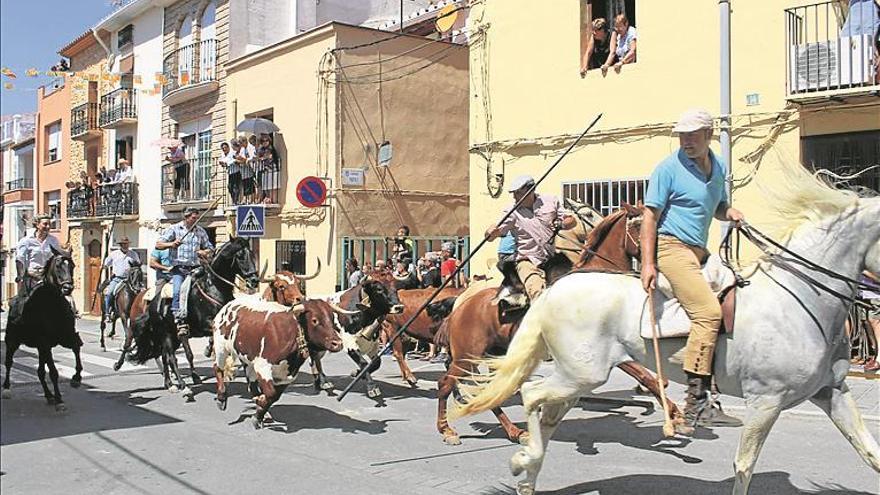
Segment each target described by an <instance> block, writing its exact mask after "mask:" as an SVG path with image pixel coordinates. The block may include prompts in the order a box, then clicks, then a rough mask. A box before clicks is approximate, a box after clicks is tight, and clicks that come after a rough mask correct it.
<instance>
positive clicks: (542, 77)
mask: <svg viewBox="0 0 880 495" xmlns="http://www.w3.org/2000/svg"><path fill="white" fill-rule="evenodd" d="M581 3H582V1H580V0H556V1H552V2H541V3H540V8H537V7H536V3H535V2H533V1H528V0H483V1H482V2H479V3H477V4H475V5H474V7H473V8H472V10H471V13H470V19H469V23H470V24H469V28H470V30H471V33H472V35H471V45H470V51H471V60H470V78H471V88H472V92H471V101H470V108H471V112H470V115H471V117H470V130H471V132H470V141H471V168H470V197H471V208H470V225H471V235H472V236H474V239H476V236H478V235H479V233H480V232H483V231H484V230H485V229H486V228H487V227H488V226H489V225H490V224H493V223H494V222H496V221H497V220H498V219H499V218H500V213H501V211H502V210H503V208H504V207H506V206H507V205H509V204H511V203H512V200H511V195H510V194H509V193H507V192H503V193H502V194H501V195H500V197H498V198H497V199H495V198H492V197H491V196H490V194H489V193H488V192H487V177H486V176H487V168H488V169H489V172H491V175H492V176H495V175H496V174H500V176H503V178H504V180H505V182H506V183H509V181H511V180H512V179H513V178H514V177H516V176H517V175H520V174H526V173H528V174H532V175H534V176H535V177H536V178H537V177H538V176H540V174H542V173H543V172H544V171H545V170H546V169H547V167H548V166H549V165H550V164H551V163H552V162H553V161H554V160H555V159H556V158H557V156H558V154H559V153H560V152H561V151H563V150H564V148H565V147H567V145H568V144H569V143H570V137H566V136H571V135H577V134H580V132H581V131H582V130H583V129H584V128H585V127H586V125H587V124H588V123H589V122H590V121H591V120H592V119H593V117H594V116H595V115H597V114H599V113H603V114H604V116H603V117H602V119H601V120H600V121H599V123H598V125H597V127H596V128H595V131H594V132H593V133H592V134H591V135H590V136H589V137H588V138H586V139H585V140H584V141H583V142H582V145H581V146H579V147H577V148H575V150H573V151H572V153H571V154H570V155H569V156H568V157H566V158H565V159H564V160H563V162H562V163H561V164H560V165H559V167H558V168H557V169H556V170H555V171H554V172H553V173H552V174H551V175H550V176H549V177H548V178H547V180H546V181H545V182H544V183H543V184H542V185H541V187H540V188H539V191H540V192H544V193H549V194H555V195H561V193H562V186H561V184H562V182H565V181H583V180H601V179H614V178H646V177H648V176H649V175H650V173H651V171H652V170H653V168H654V166H655V165H656V164H657V163H659V162H660V161H661V160H662V159H663V158H665V157H666V156H667V155H669V154H670V153H672V152H673V151H675V150H677V147H678V143H677V139H676V138H674V137H673V136H672V135H671V125H672V123H674V121H675V120H676V119H677V118H678V116H679V115H680V114H681V112H683V111H684V110H686V109H688V108H692V107H704V108H706V109H708V110H709V111H710V112H712V113H713V114H715V115H717V114H718V113H719V108H720V78H719V63H720V62H719V60H720V56H719V46H720V45H719V29H720V28H719V13H718V4H717V2H703V1H698V0H680V1H678V2H674V5H671V4H670V3H669V2H653V1H645V0H640V1H637V2H636V4H637V5H636V9H637V14H636V19H637V23H636V28H637V30H638V61H637V63H636V64H633V65H626V66H624V67H623V70H622V71H621V72H620V73H619V74H616V73H614V72H613V71H609V73H608V74H607V76H605V77H603V76H602V74H601V72H599V71H590V72H589V73H588V74H587V75H586V77H584V78H581V77H580V74H579V62H580V27H579V22H580V21H579V19H580V16H581V12H580V5H581ZM808 3H810V2H806V1H780V0H766V1H760V2H756V1H746V0H732V1H731V6H732V14H731V24H732V32H731V42H732V68H731V72H732V94H731V99H732V105H733V110H732V113H733V115H734V118H733V151H732V153H733V162H734V163H733V172H734V178H735V180H736V186H737V190H736V191H735V192H734V204H735V206H736V207H738V208H740V209H742V210H743V211H744V212H745V214H746V216H747V218H748V219H749V220H750V221H752V222H757V223H759V224H760V223H761V221H762V220H764V219H765V218H766V207H767V205H766V204H765V203H764V201H763V198H762V196H761V194H760V193H759V192H758V191H757V189H756V188H755V187H754V181H749V180H747V179H751V178H754V177H758V180H761V181H772V180H774V177H775V174H774V172H773V170H774V168H776V167H777V166H778V165H780V164H786V165H790V164H795V163H798V162H799V160H800V137H801V135H814V134H829V133H840V132H850V131H857V130H868V129H875V130H876V129H880V104H878V102H877V101H876V98H874V99H873V100H868V101H867V102H862V101H857V100H847V106H840V105H839V104H837V103H834V102H832V101H830V100H829V101H827V102H825V103H827V104H828V105H831V106H833V107H834V108H833V109H828V108H821V107H822V104H821V103H820V105H819V106H818V107H817V105H815V104H812V105H810V106H804V107H799V106H797V105H793V104H790V103H789V102H788V101H787V100H786V94H785V91H786V69H785V67H786V56H787V55H786V53H787V50H786V45H785V14H784V11H785V9H786V8H789V7H793V6H795V5H806V4H808ZM751 93H757V94H758V95H759V97H760V104H759V105H755V106H747V105H746V95H747V94H751ZM553 136H561V137H560V138H559V139H551V138H546V137H553ZM542 137H544V138H546V139H542ZM716 138H717V132H716ZM486 143H491V146H483V145H485V144H486ZM713 149H714V150H715V151H716V153H720V146H718V145H717V142H716V144H715V145H714V146H713ZM746 158H748V160H746ZM492 183H493V184H494V185H495V186H497V183H495V182H492ZM506 183H505V184H504V185H505V186H506ZM740 185H742V186H743V187H739V186H740ZM712 233H713V235H714V236H715V238H713V239H711V240H710V246H711V247H713V249H714V246H717V243H718V228H717V227H713V229H712ZM475 244H476V242H472V245H475ZM496 247H497V244H494V243H493V244H490V245H489V246H487V247H486V248H484V249H483V250H482V251H481V252H480V253H479V254H478V255H477V256H476V258H475V260H474V262H473V263H472V267H474V270H475V272H477V273H478V272H479V270H480V268H481V267H484V266H486V263H485V260H486V259H488V258H492V257H495V249H496Z"/></svg>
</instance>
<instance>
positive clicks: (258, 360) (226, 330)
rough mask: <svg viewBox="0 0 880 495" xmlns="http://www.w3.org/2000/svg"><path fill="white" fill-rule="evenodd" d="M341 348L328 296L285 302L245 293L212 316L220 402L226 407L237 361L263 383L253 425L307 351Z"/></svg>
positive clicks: (305, 356)
mask: <svg viewBox="0 0 880 495" xmlns="http://www.w3.org/2000/svg"><path fill="white" fill-rule="evenodd" d="M310 350H311V351H314V352H318V351H325V350H326V351H330V352H338V351H340V350H342V340H341V339H340V337H339V329H338V328H337V319H336V317H335V315H334V310H333V308H332V307H331V306H330V305H329V304H328V303H326V302H324V301H317V300H313V301H304V302H303V303H300V304H297V305H294V306H292V307H291V306H284V305H281V304H278V303H275V302H270V301H264V300H262V299H259V298H256V297H241V298H238V299H236V300H234V301H232V302H230V303H229V304H227V305H226V306H224V307H223V308H222V309H221V310H220V312H219V313H217V316H216V317H215V318H214V374H215V375H216V376H217V407H219V408H220V410H225V409H226V399H227V397H226V384H225V381H224V380H232V378H233V377H234V376H235V368H236V366H237V364H238V361H241V362H242V363H243V364H244V365H245V366H246V372H247V375H248V378H249V380H254V381H256V382H257V383H258V384H259V387H260V392H261V394H260V395H258V396H256V397H255V398H254V401H255V402H256V404H257V413H256V416H255V417H254V425H255V426H256V427H257V428H259V427H261V426H262V424H263V420H264V418H265V416H266V413H267V411H268V410H269V407H271V406H272V404H273V403H274V402H275V401H277V400H278V398H279V397H280V396H281V393H282V392H283V391H284V389H285V388H286V387H287V385H288V384H290V382H291V381H292V380H293V378H292V377H293V376H295V375H296V372H297V371H298V370H299V368H300V366H302V364H303V363H304V362H305V360H306V358H308V356H309V351H310Z"/></svg>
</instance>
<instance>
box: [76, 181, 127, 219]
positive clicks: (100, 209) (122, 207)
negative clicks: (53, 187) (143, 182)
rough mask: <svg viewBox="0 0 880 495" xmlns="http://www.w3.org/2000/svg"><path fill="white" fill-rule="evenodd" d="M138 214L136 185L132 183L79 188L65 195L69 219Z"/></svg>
mask: <svg viewBox="0 0 880 495" xmlns="http://www.w3.org/2000/svg"><path fill="white" fill-rule="evenodd" d="M137 214H138V185H137V184H136V183H134V182H124V183H121V184H104V185H100V186H97V187H95V188H94V189H92V188H88V187H85V188H79V189H74V190H71V191H69V192H68V193H67V217H68V218H70V219H78V220H83V219H89V218H112V217H114V216H117V217H119V216H130V215H137Z"/></svg>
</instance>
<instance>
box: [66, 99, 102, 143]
mask: <svg viewBox="0 0 880 495" xmlns="http://www.w3.org/2000/svg"><path fill="white" fill-rule="evenodd" d="M99 130H100V129H99V128H98V104H97V103H95V102H87V103H83V104H82V105H77V106H75V107H73V109H72V110H71V111H70V137H71V138H73V139H76V138H78V137H82V136H86V135H88V134H89V133H90V132H92V131H99Z"/></svg>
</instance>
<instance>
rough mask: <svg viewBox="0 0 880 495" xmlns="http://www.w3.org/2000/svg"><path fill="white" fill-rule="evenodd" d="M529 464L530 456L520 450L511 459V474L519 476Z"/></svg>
mask: <svg viewBox="0 0 880 495" xmlns="http://www.w3.org/2000/svg"><path fill="white" fill-rule="evenodd" d="M528 462H529V455H528V454H526V453H525V451H523V450H520V451H519V452H517V453H516V454H513V457H511V458H510V474H512V475H514V476H519V475H520V474H522V472H523V471H525V469H526V464H528Z"/></svg>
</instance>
